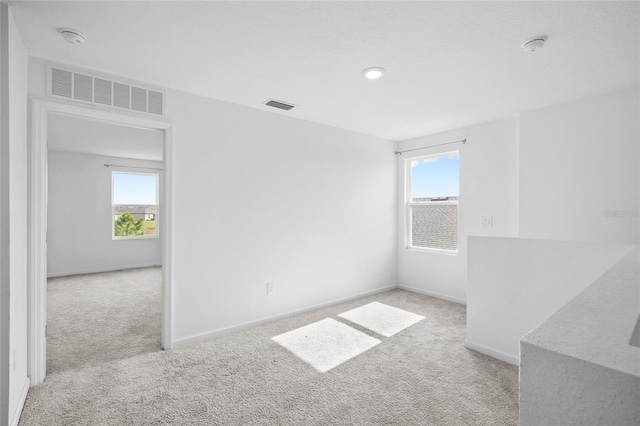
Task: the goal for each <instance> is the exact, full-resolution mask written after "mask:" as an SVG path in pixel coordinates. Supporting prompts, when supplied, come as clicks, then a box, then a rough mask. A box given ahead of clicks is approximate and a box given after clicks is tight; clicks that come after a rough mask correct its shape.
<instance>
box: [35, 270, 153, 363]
mask: <svg viewBox="0 0 640 426" xmlns="http://www.w3.org/2000/svg"><path fill="white" fill-rule="evenodd" d="M161 335H162V269H161V268H159V267H157V268H143V269H131V270H127V271H115V272H105V273H101V274H88V275H74V276H70V277H60V278H50V279H49V280H48V282H47V374H51V373H55V372H60V371H64V370H73V369H78V368H81V367H88V366H95V365H98V364H101V363H104V362H108V361H115V360H119V359H123V358H129V357H132V356H136V355H141V354H145V353H149V352H157V351H159V350H161V349H162V348H161Z"/></svg>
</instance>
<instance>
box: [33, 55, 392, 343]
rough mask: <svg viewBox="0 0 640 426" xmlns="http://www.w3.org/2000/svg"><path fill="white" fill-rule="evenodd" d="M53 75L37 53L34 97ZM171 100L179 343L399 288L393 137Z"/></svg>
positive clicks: (186, 97) (184, 97) (187, 97)
mask: <svg viewBox="0 0 640 426" xmlns="http://www.w3.org/2000/svg"><path fill="white" fill-rule="evenodd" d="M44 71H45V67H44V62H43V61H42V60H39V59H38V58H30V61H29V94H30V96H31V97H32V98H33V97H40V98H42V97H44V96H45V81H46V80H45V73H44ZM166 103H167V105H166V107H167V119H169V120H170V121H171V122H172V123H173V124H174V157H173V158H174V160H173V162H174V171H175V172H174V187H173V196H174V206H175V211H174V235H175V236H174V245H173V250H174V264H173V265H174V270H173V297H174V302H173V305H174V324H173V333H174V341H175V342H177V343H184V342H187V341H190V340H193V339H198V338H201V337H204V336H207V335H209V334H211V333H215V332H219V331H223V330H225V329H228V328H233V327H235V326H239V325H242V324H246V323H251V322H255V321H259V320H261V319H265V318H269V317H274V316H278V315H283V314H287V313H290V312H293V311H296V310H301V309H305V308H308V307H311V306H315V305H318V304H322V303H327V302H331V301H334V300H337V299H341V298H348V297H353V296H356V295H358V294H362V293H368V292H373V291H377V290H380V289H383V288H387V287H389V286H395V284H396V264H395V240H396V234H395V223H396V207H395V197H396V193H395V191H396V189H395V186H396V185H395V157H394V154H393V145H392V144H391V143H390V142H388V141H385V140H381V139H377V138H373V137H369V136H365V135H361V134H356V133H352V132H348V131H344V130H340V129H336V128H332V127H328V126H323V125H319V124H314V123H310V122H306V121H302V120H296V119H292V118H289V117H286V116H285V114H284V113H278V112H275V113H274V112H266V111H259V110H257V109H252V108H246V107H241V106H237V105H233V104H229V103H225V102H220V101H216V100H212V99H207V98H203V97H200V96H196V95H191V94H186V93H183V92H179V91H174V90H168V91H167V97H166ZM265 108H266V107H265ZM269 281H271V282H274V283H275V292H274V294H272V295H270V296H267V294H266V283H267V282H269Z"/></svg>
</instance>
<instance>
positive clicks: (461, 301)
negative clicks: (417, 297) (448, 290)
mask: <svg viewBox="0 0 640 426" xmlns="http://www.w3.org/2000/svg"><path fill="white" fill-rule="evenodd" d="M398 288H399V289H401V290H406V291H410V292H412V293H418V294H424V295H425V296H431V297H436V298H438V299H443V300H447V301H449V302H453V303H458V304H460V305H466V304H467V301H466V300H464V299H458V298H457V297H453V296H447V295H446V294H442V293H437V292H435V291H429V290H422V289H421V288H416V287H411V286H408V285H402V284H398Z"/></svg>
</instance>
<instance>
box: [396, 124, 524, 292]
mask: <svg viewBox="0 0 640 426" xmlns="http://www.w3.org/2000/svg"><path fill="white" fill-rule="evenodd" d="M461 138H467V140H468V142H467V143H466V144H464V145H463V144H455V145H447V146H442V147H436V148H428V149H424V150H418V151H413V152H411V153H406V154H403V155H400V156H398V164H397V170H398V172H397V173H398V174H397V181H398V202H397V204H398V218H399V219H400V220H399V221H398V252H397V256H398V285H400V286H401V287H403V288H407V289H409V290H413V291H417V292H421V293H425V294H430V295H434V296H438V297H442V298H445V299H449V300H452V301H456V302H460V303H464V302H465V301H466V299H467V296H466V286H467V236H468V235H484V236H517V232H518V120H517V118H515V117H513V118H508V119H505V120H500V121H495V122H491V123H486V124H481V125H477V126H472V127H468V128H465V129H459V130H455V131H451V132H446V133H441V134H437V135H432V136H426V137H422V138H418V139H413V140H409V141H404V142H400V143H398V148H399V149H400V150H403V149H412V148H417V147H423V146H429V145H436V144H439V143H444V142H448V141H452V140H457V139H461ZM452 149H458V150H459V152H460V202H459V251H458V255H457V256H453V255H446V254H439V253H429V252H424V251H418V250H409V249H407V248H406V243H405V231H404V230H405V225H406V224H405V218H406V215H405V211H404V209H405V205H404V203H405V201H404V182H405V180H404V168H403V163H404V160H405V159H406V158H408V157H411V156H413V155H415V156H420V155H425V154H431V153H437V152H445V151H450V150H452ZM482 216H492V217H493V226H492V227H482Z"/></svg>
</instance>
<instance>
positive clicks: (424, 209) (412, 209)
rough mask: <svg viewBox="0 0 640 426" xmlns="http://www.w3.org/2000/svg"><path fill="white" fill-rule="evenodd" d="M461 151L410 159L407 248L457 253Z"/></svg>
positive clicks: (408, 167) (406, 164)
mask: <svg viewBox="0 0 640 426" xmlns="http://www.w3.org/2000/svg"><path fill="white" fill-rule="evenodd" d="M459 164H460V162H459V155H458V151H453V152H446V153H442V154H437V155H429V156H424V157H414V158H408V159H407V160H406V161H405V170H406V171H407V194H406V204H407V224H408V226H407V247H408V248H417V249H428V250H433V251H440V252H448V253H457V251H458V199H459Z"/></svg>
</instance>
